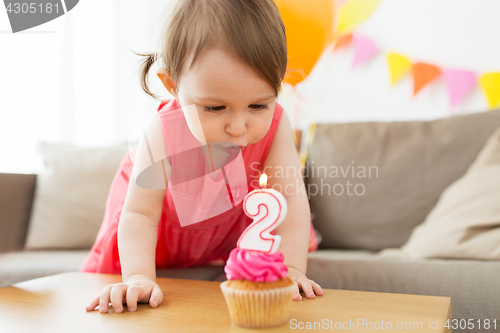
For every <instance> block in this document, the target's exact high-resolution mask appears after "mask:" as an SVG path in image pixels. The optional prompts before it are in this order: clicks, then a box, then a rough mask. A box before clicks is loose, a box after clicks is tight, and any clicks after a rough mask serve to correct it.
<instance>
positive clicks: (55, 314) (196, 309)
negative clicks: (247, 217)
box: [0, 272, 451, 333]
mask: <svg viewBox="0 0 500 333" xmlns="http://www.w3.org/2000/svg"><path fill="white" fill-rule="evenodd" d="M118 282H121V276H120V275H110V274H92V273H77V272H71V273H64V274H59V275H54V276H48V277H44V278H40V279H35V280H31V281H26V282H22V283H18V284H16V285H14V286H11V287H6V288H0V332H9V333H10V332H16V333H17V332H23V333H24V332H50V333H54V332H71V333H76V332H86V333H89V332H147V333H149V332H255V331H257V330H250V329H244V328H239V327H236V326H233V325H231V320H230V318H229V311H228V309H227V306H226V303H225V300H224V296H223V295H222V292H221V291H220V288H219V284H220V283H219V282H207V281H194V280H180V279H164V278H159V279H158V284H159V285H160V286H161V288H162V290H163V293H164V296H165V297H164V300H163V302H162V304H160V306H159V307H158V308H156V309H151V308H150V307H149V305H148V304H139V306H138V308H137V311H135V312H128V310H127V307H126V306H124V312H123V313H120V314H116V313H113V309H112V307H111V306H110V310H109V312H108V313H107V314H100V313H99V311H98V310H94V311H92V312H87V311H85V306H86V305H87V304H88V303H89V302H90V301H91V300H92V299H93V298H94V297H95V296H97V295H99V294H100V292H101V291H102V289H103V288H104V287H105V286H106V285H108V284H110V283H118ZM447 319H450V321H451V306H450V298H448V297H435V296H415V295H403V294H389V293H374V292H360V291H347V290H333V289H324V296H317V297H316V299H306V298H305V297H304V298H303V300H302V301H293V304H292V310H291V313H290V322H289V323H288V324H286V325H284V326H281V327H279V328H273V329H267V330H265V331H268V332H285V331H297V330H301V329H300V328H301V327H303V328H304V329H303V330H306V328H308V323H309V325H310V326H309V327H311V328H314V326H313V325H315V324H314V322H317V323H316V328H317V330H320V329H319V328H320V325H322V326H321V331H329V330H331V331H334V330H336V329H335V325H337V329H340V328H341V327H342V326H343V327H344V331H345V330H349V331H350V330H355V331H357V332H367V331H374V332H375V331H377V332H379V331H380V329H381V327H380V325H383V327H384V328H385V329H387V328H388V325H389V322H390V325H392V329H395V328H396V325H398V323H399V326H400V327H401V328H402V329H401V330H399V331H404V332H407V331H418V332H443V331H445V328H444V327H443V324H444V323H445V321H446V320H447ZM361 321H363V322H361ZM436 321H437V323H438V325H439V327H438V329H429V323H436ZM367 322H370V323H371V325H372V329H371V330H370V326H369V324H368V323H367ZM413 323H421V325H420V327H416V326H415V327H414V328H413V329H405V328H404V325H406V327H407V328H409V327H410V326H413V325H414V324H413ZM358 324H359V326H357V325H358ZM366 325H368V327H366ZM377 325H378V326H379V329H375V328H376V327H377ZM415 325H417V324H415ZM434 325H435V324H434ZM355 328H357V329H355ZM301 331H302V330H301ZM307 331H311V330H307Z"/></svg>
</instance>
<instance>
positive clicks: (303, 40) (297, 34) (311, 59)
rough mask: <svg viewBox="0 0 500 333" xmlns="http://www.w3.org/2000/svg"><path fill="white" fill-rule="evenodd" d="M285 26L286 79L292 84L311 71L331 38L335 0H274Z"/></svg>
mask: <svg viewBox="0 0 500 333" xmlns="http://www.w3.org/2000/svg"><path fill="white" fill-rule="evenodd" d="M274 2H275V3H276V6H277V7H278V9H279V11H280V13H281V17H282V18H283V22H284V24H285V29H286V38H287V50H288V68H289V69H291V70H294V69H295V70H300V72H302V73H300V72H299V73H298V72H296V71H292V72H287V75H286V76H285V80H284V81H285V82H286V83H290V84H292V85H295V84H297V83H299V82H300V81H302V80H303V79H305V78H306V77H307V75H309V73H310V72H311V70H312V69H313V67H314V65H315V64H316V62H317V61H318V59H319V57H320V56H321V54H322V53H323V51H324V49H325V48H326V47H327V46H328V45H329V44H330V43H332V42H333V41H334V37H335V34H334V10H335V0H274Z"/></svg>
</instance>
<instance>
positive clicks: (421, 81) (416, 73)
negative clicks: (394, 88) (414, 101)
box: [412, 62, 441, 96]
mask: <svg viewBox="0 0 500 333" xmlns="http://www.w3.org/2000/svg"><path fill="white" fill-rule="evenodd" d="M412 73H413V96H415V95H416V94H417V93H418V92H419V91H420V89H422V88H423V87H424V86H425V85H427V83H429V82H431V81H433V80H435V79H436V78H437V77H438V76H439V75H441V71H440V70H439V68H438V67H437V66H434V65H431V64H426V63H423V62H417V63H416V64H414V65H413V67H412Z"/></svg>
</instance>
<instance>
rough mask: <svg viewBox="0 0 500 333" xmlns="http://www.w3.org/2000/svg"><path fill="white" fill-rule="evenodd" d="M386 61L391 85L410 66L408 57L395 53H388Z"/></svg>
mask: <svg viewBox="0 0 500 333" xmlns="http://www.w3.org/2000/svg"><path fill="white" fill-rule="evenodd" d="M387 61H388V62H389V70H390V72H391V85H394V84H396V82H398V81H399V80H400V79H401V78H402V77H403V76H404V75H405V74H406V72H408V71H409V70H410V68H411V62H410V59H408V58H406V57H405V56H402V55H400V54H397V53H388V54H387Z"/></svg>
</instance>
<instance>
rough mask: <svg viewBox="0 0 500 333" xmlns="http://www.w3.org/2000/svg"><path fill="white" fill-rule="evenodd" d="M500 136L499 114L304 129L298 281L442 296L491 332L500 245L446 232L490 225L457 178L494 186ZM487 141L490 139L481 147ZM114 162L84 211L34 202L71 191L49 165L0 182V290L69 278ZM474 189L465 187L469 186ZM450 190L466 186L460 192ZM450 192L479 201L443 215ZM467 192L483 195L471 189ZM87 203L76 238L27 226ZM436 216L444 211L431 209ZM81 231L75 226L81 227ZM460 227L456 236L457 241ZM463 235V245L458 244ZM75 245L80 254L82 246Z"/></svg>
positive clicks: (495, 226) (54, 201) (191, 275)
mask: <svg viewBox="0 0 500 333" xmlns="http://www.w3.org/2000/svg"><path fill="white" fill-rule="evenodd" d="M499 128H500V110H494V111H488V112H481V113H473V114H467V115H459V116H453V117H449V118H445V119H437V120H432V121H407V122H366V123H349V124H333V123H332V124H317V125H315V126H313V127H312V128H311V131H310V133H309V135H310V137H309V140H308V142H309V147H308V159H307V163H306V165H305V169H304V179H305V190H306V191H307V194H308V197H309V201H310V205H311V211H312V213H313V217H314V220H313V222H314V227H315V229H316V230H317V233H318V235H319V236H320V238H321V242H320V244H319V248H318V250H317V251H315V252H312V253H309V255H308V277H309V278H311V279H313V280H315V281H316V282H318V283H319V284H320V285H321V286H322V287H324V288H333V289H348V290H359V291H374V292H386V293H403V294H416V295H434V296H446V297H450V298H451V304H452V316H453V318H454V319H457V320H460V319H466V320H467V319H474V320H478V319H480V320H484V319H489V320H494V319H497V324H500V280H499V276H500V251H499V248H498V247H495V246H500V241H498V242H497V243H495V240H499V238H498V237H497V236H498V231H499V230H500V219H496V218H493V219H492V218H489V217H488V218H487V221H486V222H484V221H483V222H481V223H483V224H481V225H480V226H479V227H478V228H473V227H470V226H467V224H463V223H462V222H460V223H458V222H457V223H454V221H455V220H456V221H462V219H465V220H467V218H468V217H470V216H472V217H473V220H474V216H476V215H477V216H481V218H482V216H483V213H482V211H488V212H491V214H497V213H498V209H496V210H495V209H494V208H492V209H489V210H488V209H486V210H485V209H481V212H479V211H478V212H477V213H474V211H472V213H470V212H469V211H470V210H471V209H472V210H473V209H478V208H474V207H476V206H474V207H467V206H468V201H471V202H472V201H474V202H475V204H482V203H484V202H486V201H487V200H491V195H483V196H481V195H480V194H474V193H476V192H474V193H472V194H471V193H469V190H468V188H469V187H467V186H470V185H467V184H468V183H465V185H463V184H462V183H461V178H462V177H465V176H467V175H469V176H468V177H469V178H470V177H481V175H485V172H493V174H492V175H493V177H496V175H497V174H498V172H496V171H497V170H498V169H496V168H497V167H498V166H499V165H500V154H499V153H500V148H498V147H500V146H498V144H497V143H498V142H500V131H499V130H498V129H499ZM495 133H497V136H496V138H494V139H492V136H493V135H494V134H495ZM495 140H496V141H495ZM485 145H487V146H488V147H487V149H486V148H484V147H485ZM45 148H46V150H45V152H42V153H43V154H44V160H45V156H49V157H48V160H45V163H46V164H50V162H51V160H50V159H51V158H52V162H53V160H54V159H57V158H55V157H54V155H57V154H59V155H65V156H66V157H65V162H64V163H76V162H75V160H78V158H79V157H78V156H80V157H81V156H82V155H85V154H86V153H88V151H87V152H83V153H82V151H79V150H78V149H80V150H81V149H83V148H76V147H71V146H64V147H62V148H61V147H56V148H57V149H54V147H53V146H50V145H48V146H47V147H45ZM120 149H121V150H120ZM120 149H116V148H114V150H113V154H115V155H116V156H115V158H114V159H115V160H116V161H119V160H120V158H121V157H122V156H123V155H124V153H125V152H126V147H121V148H120ZM485 149H486V150H485ZM42 150H43V149H42ZM90 150H92V149H90ZM61 151H63V152H64V154H62V153H61ZM75 151H77V153H74V152H75ZM493 153H494V154H497V155H495V156H496V157H495V158H489V160H487V162H488V163H486V164H488V166H486V167H485V168H486V169H480V168H479V166H478V165H479V164H481V163H483V162H484V161H486V157H487V156H486V155H488V154H489V155H491V154H493ZM72 154H75V155H72ZM92 154H94V155H95V152H94V153H92ZM99 154H100V155H99ZM97 155H99V156H100V157H99V158H97V160H93V161H92V163H87V164H85V163H83V165H82V163H81V162H78V167H80V168H84V169H81V170H80V171H78V172H79V174H80V175H81V174H82V172H84V171H82V170H86V169H85V168H87V169H88V168H100V167H101V166H102V165H104V164H105V163H106V161H108V160H110V159H112V158H110V157H109V156H111V155H112V154H111V155H110V153H109V151H106V150H102V151H100V152H98V154H97ZM489 155H488V156H489ZM485 156H486V157H485ZM478 159H479V160H478ZM68 161H70V162H68ZM116 161H115V162H113V163H111V164H110V165H108V166H106V168H108V169H109V172H108V175H106V177H107V178H106V177H104V178H103V179H99V186H101V187H102V188H101V189H100V190H99V191H100V192H99V193H92V192H89V193H85V196H83V199H82V196H80V197H78V195H77V194H78V193H79V191H76V193H77V194H75V196H74V197H71V195H68V197H70V198H67V197H61V198H51V199H50V198H49V199H43V200H42V198H41V194H40V193H42V188H44V187H47V186H48V185H47V184H51V186H53V185H52V184H54V183H57V181H54V179H55V178H54V177H56V178H57V177H59V178H64V177H67V178H64V179H66V180H63V181H61V182H60V183H61V186H66V185H67V186H69V183H70V182H71V181H70V179H73V178H74V177H73V176H71V175H64V172H62V171H60V170H59V171H60V172H54V170H56V169H57V163H52V164H53V167H48V168H47V170H45V171H44V173H43V174H39V175H35V174H0V252H1V253H0V286H1V287H5V286H9V285H12V284H14V283H17V282H20V281H24V280H28V279H34V278H38V277H43V276H48V275H52V274H57V273H62V272H67V271H78V269H79V268H80V265H81V264H82V262H83V260H84V259H85V257H86V255H87V253H88V251H89V249H90V246H89V244H90V245H91V244H92V243H93V240H94V239H95V236H96V233H97V230H98V227H99V224H100V221H101V219H102V215H99V214H102V210H103V207H104V203H105V198H106V196H107V192H106V190H103V189H106V188H109V184H110V182H111V180H112V175H113V173H114V171H115V170H116V167H117V162H116ZM108 162H109V161H108ZM483 164H485V162H484V163H483ZM491 164H494V166H493V167H492V165H491ZM54 165H55V166H54ZM481 165H482V164H481ZM471 166H474V168H472V167H471ZM59 167H60V166H59ZM54 168H56V169H54ZM471 168H472V169H471ZM478 168H479V169H478ZM484 170H486V171H484ZM47 174H49V176H47ZM80 178H83V179H81V180H80V183H79V184H73V185H71V191H72V190H73V189H75V188H76V189H81V188H84V187H85V186H86V187H90V186H89V184H90V182H91V181H90V180H85V177H83V176H81V177H78V179H80ZM93 178H96V177H95V176H94V177H93ZM43 179H45V180H44V181H42V180H43ZM89 179H90V178H89ZM488 179H490V178H488ZM491 179H493V178H491ZM44 182H45V183H44ZM479 183H480V182H478V181H473V185H474V184H479ZM490 183H491V182H490ZM461 184H462V185H461ZM42 185H43V187H42ZM487 185H488V186H490V185H491V186H492V189H490V190H489V191H490V192H487V193H499V192H495V191H497V190H498V187H499V186H500V183H499V184H487ZM460 186H466V187H465V188H466V189H467V190H465V191H464V190H463V187H462V188H461V187H460ZM474 186H475V185H474ZM477 186H480V185H477ZM95 187H98V186H95ZM44 191H46V190H44ZM68 191H70V189H68ZM457 191H458V192H459V195H462V194H463V195H472V196H473V198H477V199H478V200H470V199H467V198H466V199H464V200H465V203H461V204H459V205H458V204H453V200H454V199H453V195H455V196H456V192H457ZM471 191H472V189H471ZM478 191H479V192H477V193H483V192H481V188H479V189H478ZM49 192H50V191H49ZM72 192H74V191H72ZM454 193H455V194H454ZM90 198H92V199H95V198H97V199H98V200H97V201H98V204H97V206H98V209H94V211H95V214H94V215H95V216H94V217H93V218H92V222H89V223H93V224H94V225H93V226H92V228H90V227H88V226H84V227H85V229H81V230H82V231H81V232H73V233H71V234H67V235H66V236H63V235H62V234H60V235H59V232H58V231H57V226H56V225H54V226H53V227H45V230H41V229H37V228H35V227H34V226H33V224H34V223H38V222H37V221H36V220H37V218H36V216H43V219H49V218H50V220H51V221H52V222H51V223H55V222H54V221H56V220H57V219H58V218H59V219H63V220H64V219H67V220H68V221H69V220H71V221H73V220H78V218H79V217H78V216H74V217H71V218H70V217H64V216H63V217H58V218H57V217H54V218H52V217H51V215H50V214H51V213H50V210H49V211H48V212H47V209H48V208H47V207H49V206H50V207H51V208H52V209H55V210H56V211H58V210H62V209H63V208H64V207H71V205H74V204H75V203H77V204H79V205H80V206H81V205H82V200H83V201H86V200H90ZM450 198H451V199H450ZM488 198H489V199H488ZM496 198H497V199H498V198H500V196H498V197H496ZM37 200H38V201H40V202H38V203H37ZM65 200H66V201H65ZM78 200H80V201H78ZM450 200H451V202H452V203H451V204H449V202H450ZM447 204H448V206H450V207H452V208H451V209H450V208H446V207H445V208H443V207H438V206H443V205H444V206H446V205H447ZM94 208H95V207H94ZM74 210H75V209H73V211H74ZM85 210H86V211H91V210H92V207H91V206H88V207H87V206H86V207H85ZM454 210H456V211H457V212H458V213H457V212H454ZM467 212H469V213H467ZM457 214H458V215H457ZM34 215H36V216H34ZM450 216H451V218H450ZM494 216H496V215H494ZM469 220H470V219H469ZM469 220H467V221H466V222H464V223H469V222H468V221H469ZM441 221H445V222H441ZM65 223H66V222H65ZM85 223H87V222H85V220H83V222H81V224H85ZM440 223H443V225H439V224H440ZM446 223H448V224H446ZM472 223H479V222H477V221H475V220H474V221H473V222H472ZM458 224H460V225H458ZM457 225H458V226H457ZM461 225H465V227H463V228H462V229H463V230H462V229H460V230H462V231H460V230H459V227H460V226H461ZM80 227H81V226H80ZM71 228H73V227H71ZM471 230H473V231H474V233H472V234H471V235H469V234H467V233H468V232H471ZM43 232H48V233H50V237H55V238H60V241H61V242H62V243H61V244H62V245H60V246H56V247H53V246H52V247H51V245H50V241H49V242H48V243H43V241H36V240H35V238H36V235H39V234H41V233H43ZM85 232H87V235H84V233H85ZM460 232H465V233H466V234H467V235H468V236H467V241H465V240H464V236H460V237H458V236H457V235H460ZM481 232H485V233H487V234H486V236H485V238H481V237H482V235H483V234H482V233H481ZM58 235H59V236H58ZM85 237H86V242H81V241H80V239H81V238H85ZM478 237H479V238H478ZM495 237H497V238H495ZM30 238H32V239H31V240H30ZM57 240H58V239H56V241H57ZM474 240H476V243H474ZM37 242H38V243H37ZM471 242H472V243H471ZM478 242H479V243H478ZM28 243H29V246H28V245H27V244H28ZM464 244H465V245H466V246H465V245H464ZM471 244H472V245H471ZM488 244H490V245H488ZM491 244H493V245H491ZM488 246H492V247H488ZM157 276H158V277H170V278H185V279H199V280H213V281H223V280H224V279H225V275H224V272H223V266H221V265H220V264H219V265H213V266H206V267H194V268H187V269H158V270H157ZM0 291H1V289H0ZM455 331H461V329H460V328H458V329H457V330H455ZM476 331H478V332H480V331H484V332H489V331H490V330H485V329H484V328H482V329H476Z"/></svg>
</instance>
